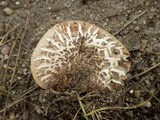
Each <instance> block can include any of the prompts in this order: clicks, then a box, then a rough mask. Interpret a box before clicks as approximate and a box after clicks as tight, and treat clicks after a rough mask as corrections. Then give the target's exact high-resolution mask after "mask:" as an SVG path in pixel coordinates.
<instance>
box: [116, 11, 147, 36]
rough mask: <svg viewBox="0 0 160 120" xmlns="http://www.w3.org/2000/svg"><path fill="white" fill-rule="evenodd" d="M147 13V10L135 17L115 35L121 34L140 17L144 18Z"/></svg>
mask: <svg viewBox="0 0 160 120" xmlns="http://www.w3.org/2000/svg"><path fill="white" fill-rule="evenodd" d="M146 12H147V10H145V11H143V12H142V13H141V14H139V15H137V16H135V17H134V18H133V19H132V20H130V21H128V22H127V23H126V24H125V25H124V26H123V27H122V28H121V29H120V30H119V31H118V32H116V33H115V34H114V35H117V34H119V33H120V32H121V31H122V30H124V29H125V28H126V27H127V26H128V25H130V24H131V23H132V22H133V21H135V20H136V19H138V18H139V17H141V16H143V15H144V14H145V13H146Z"/></svg>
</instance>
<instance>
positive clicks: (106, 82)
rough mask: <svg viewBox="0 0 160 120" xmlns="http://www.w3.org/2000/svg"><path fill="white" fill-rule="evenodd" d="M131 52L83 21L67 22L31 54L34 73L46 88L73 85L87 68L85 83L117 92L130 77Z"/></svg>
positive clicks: (51, 31)
mask: <svg viewBox="0 0 160 120" xmlns="http://www.w3.org/2000/svg"><path fill="white" fill-rule="evenodd" d="M129 55H130V54H129V52H128V50H127V49H126V48H125V47H124V46H123V44H122V43H121V42H120V41H118V40H117V39H116V38H115V37H114V36H112V35H111V34H109V33H108V32H107V31H105V30H103V29H102V28H100V27H97V26H96V25H93V24H90V23H87V22H83V21H64V22H62V23H59V24H56V25H55V26H54V27H52V28H51V29H49V30H48V31H47V32H46V33H45V34H44V36H43V37H42V38H41V40H40V41H39V43H38V45H37V46H36V48H35V50H34V52H33V54H32V57H31V72H32V75H33V78H34V80H35V81H36V83H37V84H38V85H39V86H40V87H42V88H44V89H47V88H54V87H58V88H59V89H61V88H62V87H63V86H69V84H70V83H71V82H73V81H74V79H76V78H77V76H78V75H77V74H79V73H80V72H82V71H83V72H84V73H85V77H82V78H81V79H80V80H82V81H84V82H82V83H81V82H80V80H79V81H78V82H79V83H80V84H81V86H86V87H87V86H88V84H91V87H92V85H95V86H98V87H99V88H102V89H103V88H108V89H109V90H110V91H113V90H115V89H117V88H116V87H122V86H123V84H124V83H123V82H124V80H125V79H126V78H127V76H126V73H127V72H128V71H129V69H130V62H129V61H128V60H127V59H126V58H127V57H129ZM75 73H77V74H76V75H77V76H75ZM73 74H74V75H73ZM73 76H75V77H73ZM80 77H81V76H80Z"/></svg>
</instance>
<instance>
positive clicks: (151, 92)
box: [139, 85, 160, 102]
mask: <svg viewBox="0 0 160 120" xmlns="http://www.w3.org/2000/svg"><path fill="white" fill-rule="evenodd" d="M139 86H140V87H141V88H142V89H143V90H144V91H146V92H148V93H149V94H150V95H152V96H153V98H155V99H156V100H157V101H158V102H160V99H159V98H157V97H156V96H155V95H154V94H153V93H154V91H149V90H148V89H147V88H146V87H145V86H141V85H139Z"/></svg>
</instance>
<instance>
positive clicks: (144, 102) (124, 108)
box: [87, 96, 153, 116]
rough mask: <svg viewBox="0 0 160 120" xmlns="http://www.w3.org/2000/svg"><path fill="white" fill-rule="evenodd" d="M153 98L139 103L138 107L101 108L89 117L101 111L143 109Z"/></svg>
mask: <svg viewBox="0 0 160 120" xmlns="http://www.w3.org/2000/svg"><path fill="white" fill-rule="evenodd" d="M152 97H153V96H151V97H149V98H148V99H147V100H146V101H143V102H142V103H139V104H137V105H133V106H126V107H118V106H117V107H104V108H100V109H97V110H94V111H92V112H90V113H88V114H87V116H90V115H92V114H94V113H97V112H100V111H103V110H128V109H135V108H138V107H142V106H144V105H145V104H147V103H148V102H149V101H150V100H151V99H152Z"/></svg>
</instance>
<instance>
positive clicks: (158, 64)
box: [113, 62, 160, 104]
mask: <svg viewBox="0 0 160 120" xmlns="http://www.w3.org/2000/svg"><path fill="white" fill-rule="evenodd" d="M158 66H160V62H159V63H157V64H155V65H154V66H152V67H150V68H149V69H147V70H145V71H143V72H141V73H139V74H137V75H135V76H133V77H131V78H129V79H128V80H132V79H134V78H136V77H139V76H142V75H145V74H146V73H148V72H150V71H151V70H153V69H155V68H157V67H158ZM144 80H145V79H141V80H140V81H138V82H136V83H135V84H133V85H132V86H130V87H129V88H128V89H127V90H125V91H124V92H122V94H121V95H120V96H119V97H117V98H116V99H115V100H114V102H113V104H114V103H116V102H117V100H118V99H120V98H121V97H122V96H123V95H125V94H126V93H127V92H128V91H130V90H131V89H133V88H135V87H136V86H137V85H139V84H140V83H142V82H143V81H144Z"/></svg>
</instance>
